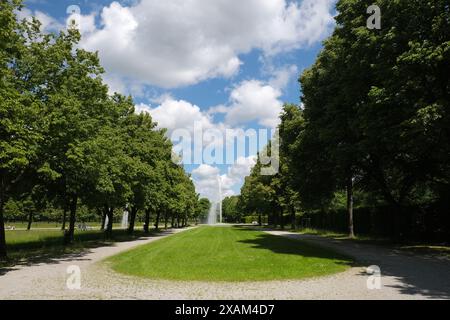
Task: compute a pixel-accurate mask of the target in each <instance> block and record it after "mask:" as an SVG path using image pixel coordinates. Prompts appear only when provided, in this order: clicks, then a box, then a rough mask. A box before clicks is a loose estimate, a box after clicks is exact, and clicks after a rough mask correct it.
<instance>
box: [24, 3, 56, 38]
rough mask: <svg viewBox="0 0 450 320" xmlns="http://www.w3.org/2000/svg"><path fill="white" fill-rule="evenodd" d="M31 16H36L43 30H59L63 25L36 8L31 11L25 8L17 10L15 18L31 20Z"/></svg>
mask: <svg viewBox="0 0 450 320" xmlns="http://www.w3.org/2000/svg"><path fill="white" fill-rule="evenodd" d="M32 17H36V18H37V19H38V20H39V21H40V22H41V30H42V31H44V32H53V31H59V30H61V29H63V28H64V25H62V24H61V23H59V22H58V21H57V20H56V19H54V18H52V17H51V16H49V15H48V14H46V13H44V12H41V11H38V10H36V11H31V10H30V9H27V8H22V9H21V10H20V11H18V12H17V18H18V19H19V20H23V19H27V20H28V21H31V18H32Z"/></svg>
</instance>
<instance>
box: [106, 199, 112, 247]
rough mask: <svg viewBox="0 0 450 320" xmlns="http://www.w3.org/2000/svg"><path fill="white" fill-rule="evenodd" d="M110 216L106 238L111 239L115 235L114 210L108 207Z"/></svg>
mask: <svg viewBox="0 0 450 320" xmlns="http://www.w3.org/2000/svg"><path fill="white" fill-rule="evenodd" d="M106 211H107V216H108V225H107V226H106V233H105V234H106V238H107V239H111V237H112V233H113V219H114V208H108V207H106Z"/></svg>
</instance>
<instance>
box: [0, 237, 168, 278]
mask: <svg viewBox="0 0 450 320" xmlns="http://www.w3.org/2000/svg"><path fill="white" fill-rule="evenodd" d="M171 233H173V232H172V230H151V231H150V233H148V234H146V233H144V232H143V231H136V232H135V233H133V234H132V235H130V234H128V233H127V231H126V230H115V231H113V235H112V237H111V238H110V239H107V238H106V237H105V235H104V233H103V232H100V231H99V232H87V233H78V234H76V236H75V241H74V243H73V244H71V245H64V243H63V239H62V236H61V238H58V237H53V236H50V237H44V238H42V239H39V240H35V241H30V242H25V243H12V244H9V245H8V250H9V253H10V257H9V259H8V260H7V261H6V262H2V263H1V264H0V276H2V275H5V274H7V273H9V272H11V271H14V270H17V269H19V268H21V267H29V266H33V265H39V264H60V263H64V262H66V261H74V262H75V261H88V260H89V259H88V258H86V256H87V255H88V254H90V253H92V250H94V249H97V248H102V247H105V248H106V247H111V246H114V245H115V244H116V243H122V242H131V241H138V240H146V239H151V238H154V237H157V236H161V235H164V234H171Z"/></svg>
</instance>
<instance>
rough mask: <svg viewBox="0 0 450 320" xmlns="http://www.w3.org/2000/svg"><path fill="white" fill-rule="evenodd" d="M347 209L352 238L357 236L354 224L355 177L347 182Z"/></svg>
mask: <svg viewBox="0 0 450 320" xmlns="http://www.w3.org/2000/svg"><path fill="white" fill-rule="evenodd" d="M347 211H348V218H349V220H348V222H349V224H348V226H349V236H350V238H355V229H354V226H353V178H350V179H349V180H348V182H347Z"/></svg>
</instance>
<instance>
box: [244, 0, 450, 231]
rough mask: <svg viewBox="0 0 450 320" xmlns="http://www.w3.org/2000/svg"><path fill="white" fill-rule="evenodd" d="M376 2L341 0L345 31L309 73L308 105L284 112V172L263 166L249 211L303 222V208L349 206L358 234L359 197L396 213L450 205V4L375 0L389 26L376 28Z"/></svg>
mask: <svg viewBox="0 0 450 320" xmlns="http://www.w3.org/2000/svg"><path fill="white" fill-rule="evenodd" d="M373 3H374V1H373V0H363V1H354V0H340V1H338V3H337V10H338V15H337V16H336V23H337V26H336V29H335V31H334V33H333V34H332V36H331V37H330V38H329V39H327V40H326V41H325V42H324V48H323V50H322V52H321V53H320V55H319V56H318V58H317V61H316V62H315V63H314V65H313V66H312V67H310V68H309V69H307V70H306V71H304V73H303V75H302V76H301V78H300V83H301V87H302V102H303V106H302V108H300V107H298V106H294V105H286V106H285V107H284V110H283V113H282V115H281V124H280V127H279V135H280V139H281V148H280V155H279V157H280V161H281V170H280V172H279V174H278V175H276V176H273V177H264V176H261V175H260V174H259V173H260V166H261V165H260V163H259V162H258V164H257V165H256V166H255V168H254V169H253V171H252V174H251V175H250V176H249V177H248V178H247V179H246V182H245V185H244V187H243V189H242V195H241V203H242V207H243V208H246V209H247V212H258V211H259V212H264V213H268V214H270V215H272V216H274V218H273V220H275V221H274V223H275V224H276V217H277V216H279V214H283V213H284V214H288V213H289V214H290V215H291V217H292V223H293V224H295V223H294V218H295V212H308V211H311V210H322V211H323V210H327V209H329V208H335V207H338V206H342V205H344V206H346V207H347V210H348V217H349V218H348V219H349V232H350V235H351V236H354V230H353V203H354V195H355V194H356V195H357V197H356V200H357V202H358V205H360V206H373V207H377V206H390V207H391V208H394V210H393V212H397V214H401V213H402V212H404V210H402V208H405V207H421V208H426V207H427V206H428V205H430V204H432V203H445V204H446V205H444V206H441V208H448V207H449V206H448V199H449V198H450V197H449V195H450V105H449V104H450V82H449V77H450V33H449V30H450V6H449V3H448V1H446V0H432V1H420V0H417V1H415V0H414V1H391V0H378V1H375V3H376V4H377V5H378V6H379V7H380V8H381V11H382V28H381V29H380V30H369V29H368V28H367V25H366V21H367V18H368V15H367V14H366V11H367V8H368V7H369V6H370V5H372V4H373ZM277 213H279V214H277ZM445 215H446V216H448V213H445ZM445 221H447V222H448V219H447V220H445ZM439 228H440V229H441V230H435V231H436V232H437V231H443V230H444V229H445V228H446V229H445V230H447V231H445V232H447V233H448V231H449V230H448V228H449V226H448V224H447V225H446V226H445V225H442V226H441V227H439ZM447 236H448V234H447Z"/></svg>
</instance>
